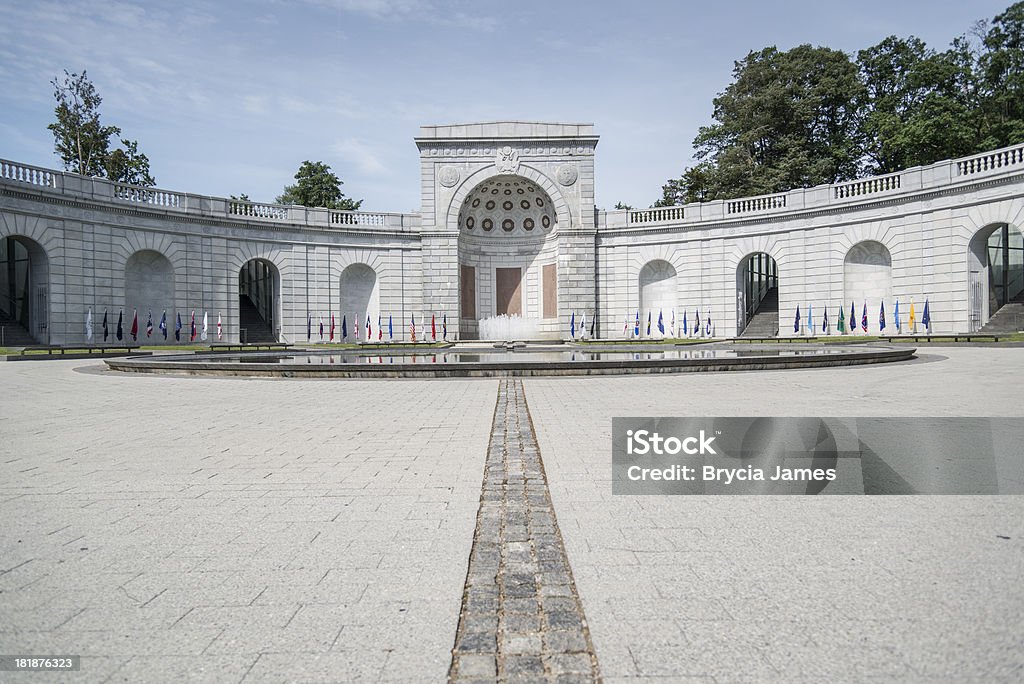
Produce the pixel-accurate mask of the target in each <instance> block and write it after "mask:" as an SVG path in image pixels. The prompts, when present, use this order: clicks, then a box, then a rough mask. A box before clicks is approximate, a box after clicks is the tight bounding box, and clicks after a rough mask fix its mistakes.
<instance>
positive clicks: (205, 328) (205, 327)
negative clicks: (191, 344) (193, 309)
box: [199, 311, 210, 342]
mask: <svg viewBox="0 0 1024 684" xmlns="http://www.w3.org/2000/svg"><path fill="white" fill-rule="evenodd" d="M209 329H210V318H209V314H207V313H206V312H205V311H204V312H203V334H202V335H201V336H200V337H199V339H201V340H202V341H203V342H205V341H206V333H207V331H208V330H209Z"/></svg>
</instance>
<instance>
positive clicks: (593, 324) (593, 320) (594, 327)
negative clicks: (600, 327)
mask: <svg viewBox="0 0 1024 684" xmlns="http://www.w3.org/2000/svg"><path fill="white" fill-rule="evenodd" d="M595 330H597V312H596V311H595V312H594V317H593V318H591V319H590V339H594V331H595Z"/></svg>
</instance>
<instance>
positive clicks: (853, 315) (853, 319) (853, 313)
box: [850, 300, 857, 334]
mask: <svg viewBox="0 0 1024 684" xmlns="http://www.w3.org/2000/svg"><path fill="white" fill-rule="evenodd" d="M855 332H857V309H856V307H855V304H854V303H853V301H852V300H851V301H850V333H851V334H853V333H855Z"/></svg>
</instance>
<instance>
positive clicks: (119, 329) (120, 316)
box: [117, 311, 124, 340]
mask: <svg viewBox="0 0 1024 684" xmlns="http://www.w3.org/2000/svg"><path fill="white" fill-rule="evenodd" d="M123 319H124V311H119V312H118V313H117V339H119V340H123V339H124V326H123V325H122V324H121V321H122V320H123Z"/></svg>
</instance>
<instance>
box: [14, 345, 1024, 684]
mask: <svg viewBox="0 0 1024 684" xmlns="http://www.w3.org/2000/svg"><path fill="white" fill-rule="evenodd" d="M1022 372H1024V360H1022V357H1021V355H1020V350H1019V349H1014V348H998V347H973V348H965V347H940V346H932V347H929V348H928V349H927V351H925V352H922V353H920V354H919V358H918V359H917V360H915V361H912V362H909V363H902V364H896V365H892V364H890V365H882V366H868V367H861V368H830V369H815V370H790V371H767V372H755V373H697V374H684V375H660V376H609V377H601V378H526V379H523V380H521V381H520V380H515V379H503V380H498V379H467V380H457V379H452V380H433V381H420V380H400V381H391V382H380V381H361V380H348V381H320V380H263V379H224V378H187V377H185V378H181V377H173V378H172V377H161V376H128V375H121V374H116V373H111V372H109V371H105V370H103V369H102V366H101V365H99V364H98V363H95V362H91V361H48V362H41V363H3V364H0V387H2V388H3V392H2V394H0V425H2V429H3V435H4V440H3V443H2V445H0V464H2V465H0V476H2V480H0V481H2V485H0V511H2V516H0V519H2V520H3V522H4V523H5V524H4V526H3V528H2V531H0V549H2V553H0V559H2V561H0V592H2V593H0V652H2V653H4V654H15V653H21V654H36V655H41V654H52V655H56V654H66V655H67V654H75V655H81V656H82V661H81V670H80V671H79V672H77V673H65V674H63V675H61V678H62V679H71V680H74V679H76V678H77V679H80V680H81V681H116V682H120V681H125V682H136V681H185V680H188V681H211V682H224V681H245V682H250V681H253V682H256V681H284V680H294V681H392V682H404V681H444V680H445V679H446V678H449V677H451V678H452V679H453V680H456V681H473V680H474V679H476V680H480V681H486V680H493V679H494V678H496V677H502V678H508V679H510V680H516V679H517V678H520V679H522V680H524V681H529V680H535V681H566V682H570V681H590V680H592V679H593V678H596V677H602V678H603V679H604V681H608V682H617V681H631V680H634V679H641V680H657V681H702V682H714V681H721V682H733V681H779V682H782V681H786V682H793V681H798V682H820V681H822V680H823V679H831V680H837V681H865V680H870V681H920V682H925V681H927V682H937V681H948V682H963V681H986V682H989V681H1005V682H1014V681H1019V680H1020V679H1021V677H1022V675H1024V655H1022V650H1021V648H1020V633H1021V628H1022V624H1021V615H1024V590H1022V586H1024V584H1022V582H1021V580H1022V579H1024V499H1022V498H1021V497H1014V496H978V497H972V496H955V497H954V496H907V497H904V496H879V497H851V496H842V497H785V496H783V497H778V496H777V497H712V496H702V497H658V496H648V497H631V496H614V497H613V496H612V495H611V482H610V476H611V457H610V447H611V444H610V441H611V437H610V431H611V419H612V418H613V417H615V416H623V415H696V416H701V415H708V416H710V415H794V416H800V415H837V416H844V415H862V416H872V415H878V416H894V415H896V416H913V415H922V416H1010V417H1021V416H1022V415H1024V414H1022V412H1021V406H1022V399H1024V394H1022V391H1021V385H1020V383H1019V378H1020V377H1021V373H1022ZM950 388H956V391H950ZM766 397H771V398H772V401H771V402H769V403H766V402H765V398H766ZM780 407H782V408H781V409H780ZM7 675H8V677H5V679H7V678H9V680H10V681H41V680H43V679H44V678H46V677H48V675H45V674H35V675H32V674H18V675H13V674H11V673H7Z"/></svg>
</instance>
